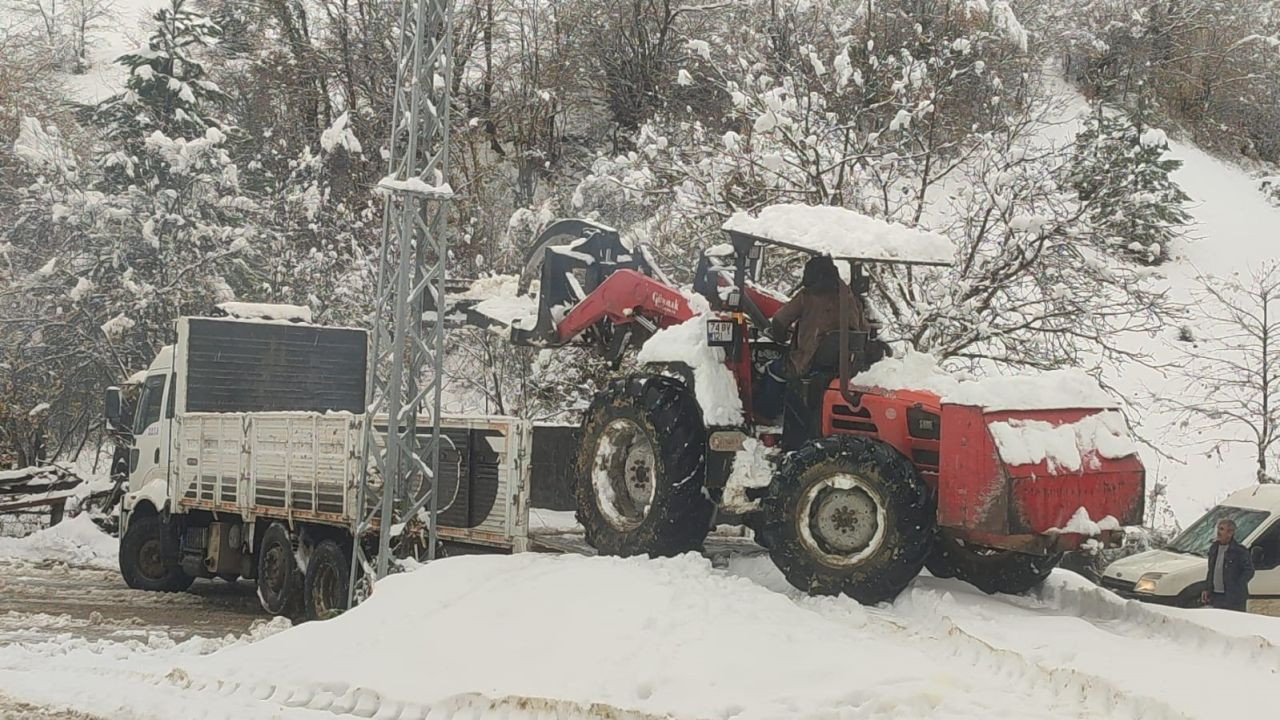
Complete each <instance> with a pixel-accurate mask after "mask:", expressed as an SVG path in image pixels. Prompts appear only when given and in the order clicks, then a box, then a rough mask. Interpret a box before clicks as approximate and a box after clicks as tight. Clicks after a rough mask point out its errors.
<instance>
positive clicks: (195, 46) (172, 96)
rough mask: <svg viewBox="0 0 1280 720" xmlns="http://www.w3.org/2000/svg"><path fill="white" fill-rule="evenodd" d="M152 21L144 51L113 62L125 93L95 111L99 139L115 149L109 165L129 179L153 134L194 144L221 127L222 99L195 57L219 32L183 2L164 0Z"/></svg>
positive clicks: (217, 28) (215, 26) (216, 27)
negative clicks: (122, 70)
mask: <svg viewBox="0 0 1280 720" xmlns="http://www.w3.org/2000/svg"><path fill="white" fill-rule="evenodd" d="M154 19H155V30H154V31H153V32H152V34H151V37H150V38H149V39H148V41H147V48H146V49H145V50H139V51H137V52H133V53H128V54H126V55H122V56H120V57H119V58H118V59H117V60H116V62H117V63H119V64H120V65H123V66H124V67H126V68H128V69H129V78H128V80H127V81H126V83H125V89H124V91H123V92H121V93H120V94H118V95H116V96H114V97H112V98H110V99H108V100H107V101H105V102H103V103H102V104H101V105H99V106H98V109H97V112H96V120H97V123H98V124H99V125H100V126H101V127H102V129H103V131H104V132H103V135H104V138H105V139H106V140H107V141H109V142H112V144H114V145H117V146H118V148H117V151H116V153H115V154H114V155H113V156H112V157H111V158H109V164H110V165H113V166H118V167H119V168H120V170H121V171H123V173H124V174H125V175H126V176H127V177H128V178H133V177H135V176H136V175H137V173H138V169H137V167H136V165H137V163H138V162H139V161H140V160H142V159H143V158H144V156H145V155H146V152H145V150H144V147H143V146H144V145H145V144H146V142H147V141H148V139H149V138H152V137H153V136H155V134H156V133H159V134H160V136H162V137H165V138H169V139H171V140H177V139H181V140H194V139H197V138H200V137H204V136H205V135H206V133H207V131H208V130H209V129H211V128H212V129H215V130H219V131H221V130H223V129H224V128H223V127H222V124H221V123H220V122H219V121H218V120H217V119H216V118H215V117H214V116H213V111H214V109H216V108H217V107H218V106H219V105H221V104H222V103H223V102H224V101H225V100H226V98H225V96H224V95H223V93H222V91H221V89H219V87H218V86H217V84H215V83H214V82H212V81H210V80H208V79H207V77H206V72H205V68H204V65H203V64H202V63H201V62H200V59H199V56H198V53H199V52H200V51H201V50H204V49H207V48H210V47H212V46H213V45H214V44H216V43H217V41H218V38H219V37H221V35H222V31H221V29H219V27H218V26H217V25H215V24H214V23H213V22H212V21H210V20H209V18H207V17H205V16H204V15H201V14H199V13H197V12H195V11H194V10H191V9H190V8H189V7H188V3H187V0H169V5H168V6H167V7H164V8H161V9H160V10H159V11H158V12H156V14H155V16H154Z"/></svg>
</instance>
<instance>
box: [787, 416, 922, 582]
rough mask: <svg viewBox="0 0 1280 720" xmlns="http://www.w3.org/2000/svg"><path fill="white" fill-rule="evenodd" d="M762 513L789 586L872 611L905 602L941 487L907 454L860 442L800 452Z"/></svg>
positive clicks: (849, 439) (822, 443) (816, 444)
mask: <svg viewBox="0 0 1280 720" xmlns="http://www.w3.org/2000/svg"><path fill="white" fill-rule="evenodd" d="M763 510H764V532H765V537H764V543H763V544H764V545H765V546H766V547H768V548H769V554H770V556H771V557H772V558H773V562H774V564H776V565H777V566H778V569H780V570H781V571H782V574H783V575H784V576H786V578H787V581H788V582H790V583H791V584H792V585H794V586H795V587H797V588H799V589H801V590H804V591H805V592H807V593H810V594H813V595H836V594H838V593H841V592H843V593H845V594H847V595H849V596H851V597H853V598H854V599H855V600H857V601H859V602H861V603H864V604H868V605H870V604H874V603H878V602H884V601H887V600H892V599H893V598H895V597H897V596H898V594H899V593H901V592H902V591H903V589H905V588H906V587H907V585H909V584H910V583H911V581H912V580H913V579H914V578H915V577H916V575H918V574H919V573H920V569H921V568H922V567H924V563H925V559H926V558H928V556H929V549H930V546H931V545H932V541H933V535H934V525H935V523H936V512H937V510H936V500H935V498H934V493H933V490H932V489H931V488H930V487H929V486H928V485H926V484H925V483H924V481H923V480H921V479H920V476H919V474H918V473H917V472H916V469H915V466H913V465H912V464H911V462H910V461H909V460H907V458H905V457H903V456H902V454H901V453H899V452H898V451H897V450H895V449H894V448H893V447H891V446H890V445H888V444H886V443H883V442H881V441H879V440H874V439H871V438H864V437H853V436H846V437H835V438H825V439H820V440H813V441H810V442H809V443H807V444H805V445H804V446H802V447H801V448H800V449H799V450H797V451H795V452H794V453H792V454H791V455H790V456H789V457H788V458H787V459H786V461H785V462H784V463H783V465H782V468H781V469H780V470H779V471H778V473H777V474H776V475H775V476H774V478H773V482H772V483H771V484H770V485H769V494H768V496H767V497H766V498H765V500H764V503H763Z"/></svg>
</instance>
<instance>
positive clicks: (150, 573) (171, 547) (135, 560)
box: [120, 515, 195, 592]
mask: <svg viewBox="0 0 1280 720" xmlns="http://www.w3.org/2000/svg"><path fill="white" fill-rule="evenodd" d="M120 574H121V575H122V576H123V577H124V582H125V584H126V585H128V586H129V587H131V588H133V589H134V590H151V591H155V592H182V591H183V590H186V589H187V588H189V587H191V583H193V582H195V578H193V577H191V576H190V575H188V574H186V573H184V572H182V565H181V563H180V562H179V559H178V537H177V533H175V532H174V529H173V527H171V526H170V525H169V524H168V523H166V522H163V521H161V520H160V517H159V516H157V515H148V516H145V517H135V518H133V519H132V520H131V521H130V522H129V529H128V530H125V532H124V537H122V538H120Z"/></svg>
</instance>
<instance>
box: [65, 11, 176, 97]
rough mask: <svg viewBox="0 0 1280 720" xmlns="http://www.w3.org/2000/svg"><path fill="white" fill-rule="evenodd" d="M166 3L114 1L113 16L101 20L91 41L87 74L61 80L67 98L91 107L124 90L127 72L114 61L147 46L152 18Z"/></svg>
mask: <svg viewBox="0 0 1280 720" xmlns="http://www.w3.org/2000/svg"><path fill="white" fill-rule="evenodd" d="M166 4H167V1H166V0H115V2H114V3H112V17H110V18H108V19H106V20H104V21H103V22H102V27H101V30H99V31H98V32H97V33H95V34H94V35H93V37H91V39H90V42H89V63H90V67H89V71H88V72H86V73H85V74H83V75H66V76H64V77H63V85H64V87H65V88H66V91H67V96H68V97H69V98H70V99H72V100H74V101H76V102H82V103H86V104H93V103H98V102H101V101H103V100H106V99H107V98H109V97H111V96H112V95H114V94H116V93H118V92H120V91H121V90H123V89H124V82H125V79H126V78H127V76H128V73H127V71H126V70H125V68H123V67H122V66H120V65H117V64H116V62H115V60H116V58H118V57H120V56H121V55H124V54H125V53H130V52H133V51H135V50H138V49H141V48H145V47H146V45H147V36H148V35H149V34H150V30H149V29H148V28H149V26H150V24H151V23H150V20H151V16H152V15H154V14H155V13H156V11H157V10H159V9H160V8H161V7H164V6H165V5H166Z"/></svg>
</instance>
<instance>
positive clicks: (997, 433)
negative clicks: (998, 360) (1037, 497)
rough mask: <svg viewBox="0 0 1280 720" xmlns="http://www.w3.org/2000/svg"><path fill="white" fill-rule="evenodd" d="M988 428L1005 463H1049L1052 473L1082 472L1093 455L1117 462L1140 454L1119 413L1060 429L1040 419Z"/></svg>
mask: <svg viewBox="0 0 1280 720" xmlns="http://www.w3.org/2000/svg"><path fill="white" fill-rule="evenodd" d="M987 429H988V430H990V431H991V437H992V438H994V439H995V442H996V448H997V449H999V451H1000V458H1001V459H1002V460H1004V461H1005V462H1006V463H1008V464H1010V465H1037V464H1039V463H1041V462H1045V461H1048V465H1049V469H1050V471H1052V472H1058V471H1061V470H1068V471H1070V472H1080V470H1081V469H1082V468H1084V467H1085V466H1086V465H1088V464H1089V462H1090V456H1092V455H1097V456H1099V457H1103V458H1108V459H1113V460H1114V459H1118V458H1122V457H1128V456H1130V455H1134V454H1136V453H1137V452H1138V447H1137V445H1135V444H1134V442H1133V438H1132V437H1131V436H1130V435H1129V427H1128V425H1127V424H1126V423H1125V421H1124V416H1123V415H1121V414H1120V413H1118V412H1110V411H1109V412H1100V413H1097V414H1096V415H1090V416H1088V417H1086V418H1083V419H1081V420H1079V421H1077V422H1073V423H1063V424H1061V425H1057V426H1054V425H1050V424H1049V423H1047V422H1043V421H1040V420H1007V421H1003V422H993V423H991V424H989V425H988V426H987Z"/></svg>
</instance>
